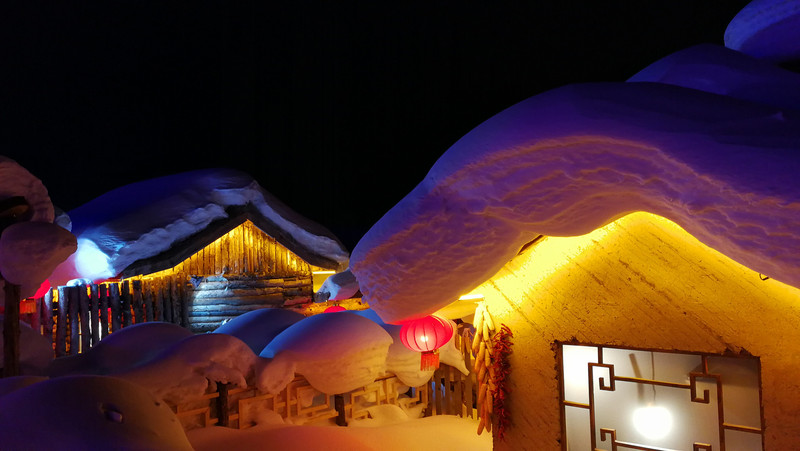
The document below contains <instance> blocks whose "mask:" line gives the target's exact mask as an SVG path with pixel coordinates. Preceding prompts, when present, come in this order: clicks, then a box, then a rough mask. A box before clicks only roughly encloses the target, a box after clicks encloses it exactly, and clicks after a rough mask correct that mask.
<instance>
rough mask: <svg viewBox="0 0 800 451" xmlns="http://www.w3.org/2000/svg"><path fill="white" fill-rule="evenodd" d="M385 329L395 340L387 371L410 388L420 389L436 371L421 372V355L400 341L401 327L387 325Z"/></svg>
mask: <svg viewBox="0 0 800 451" xmlns="http://www.w3.org/2000/svg"><path fill="white" fill-rule="evenodd" d="M383 327H384V329H386V332H388V333H389V335H390V336H391V337H392V340H394V342H393V343H392V345H391V346H389V354H388V355H387V356H386V371H388V372H390V373H392V374H394V375H395V376H397V379H399V380H400V382H402V383H403V384H405V385H407V386H409V387H419V386H420V385H422V384H424V383H426V382H428V381H429V380H431V376H433V373H434V370H425V371H422V370H420V362H421V359H422V357H421V354H420V353H419V352H416V351H412V350H411V349H408V348H407V347H406V346H405V345H404V344H403V342H401V341H400V328H401V326H396V325H393V324H385V325H384V326H383Z"/></svg>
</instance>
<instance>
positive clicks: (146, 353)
mask: <svg viewBox="0 0 800 451" xmlns="http://www.w3.org/2000/svg"><path fill="white" fill-rule="evenodd" d="M192 335H193V334H192V333H191V332H190V331H189V330H187V329H184V328H183V327H181V326H178V325H176V324H171V323H163V322H151V323H140V324H134V325H133V326H128V327H125V328H123V329H120V330H118V331H116V332H114V333H113V334H111V335H109V336H107V337H105V338H103V340H101V341H100V343H98V344H97V345H96V346H94V347H92V348H89V349H88V350H86V351H85V352H83V353H81V354H75V355H71V356H65V357H59V358H57V359H55V360H53V361H52V362H51V363H50V366H49V367H48V368H47V375H48V376H51V377H57V376H66V375H70V374H96V375H104V374H113V373H118V372H122V371H127V370H130V369H132V368H135V367H137V366H139V365H142V364H144V363H147V362H149V361H150V360H152V359H154V358H156V357H157V356H158V355H159V354H161V353H162V352H163V351H164V350H166V349H169V348H170V347H171V346H173V345H174V344H175V343H178V342H179V341H181V340H184V339H186V338H188V337H191V336H192ZM51 353H52V350H51Z"/></svg>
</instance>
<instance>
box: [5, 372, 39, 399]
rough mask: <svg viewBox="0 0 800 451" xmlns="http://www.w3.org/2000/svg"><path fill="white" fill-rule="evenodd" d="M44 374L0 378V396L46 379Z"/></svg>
mask: <svg viewBox="0 0 800 451" xmlns="http://www.w3.org/2000/svg"><path fill="white" fill-rule="evenodd" d="M46 380H47V378H46V377H44V376H12V377H3V378H0V398H2V397H3V396H4V395H7V394H9V393H11V392H13V391H17V390H19V389H20V388H25V387H27V386H29V385H33V384H37V383H39V382H42V381H46Z"/></svg>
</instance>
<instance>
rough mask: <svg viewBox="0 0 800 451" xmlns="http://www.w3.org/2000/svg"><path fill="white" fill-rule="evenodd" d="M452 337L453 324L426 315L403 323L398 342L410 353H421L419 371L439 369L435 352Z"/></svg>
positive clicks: (437, 355)
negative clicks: (410, 351)
mask: <svg viewBox="0 0 800 451" xmlns="http://www.w3.org/2000/svg"><path fill="white" fill-rule="evenodd" d="M452 337H453V324H452V323H451V322H450V321H448V320H446V319H444V318H439V317H438V316H433V315H428V316H426V317H424V318H419V319H414V320H411V321H406V322H404V323H403V327H401V328H400V341H401V342H403V344H404V345H405V347H407V348H408V349H410V350H412V351H417V352H421V353H422V359H421V362H420V368H419V369H420V370H421V371H425V370H432V369H436V368H439V354H438V353H437V350H438V349H439V348H441V347H442V346H444V345H446V344H447V342H448V341H450V339H451V338H452Z"/></svg>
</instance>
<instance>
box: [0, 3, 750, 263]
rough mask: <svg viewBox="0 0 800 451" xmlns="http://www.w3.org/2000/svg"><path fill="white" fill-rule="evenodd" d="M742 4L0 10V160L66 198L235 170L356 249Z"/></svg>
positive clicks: (8, 6) (68, 203) (701, 35)
mask: <svg viewBox="0 0 800 451" xmlns="http://www.w3.org/2000/svg"><path fill="white" fill-rule="evenodd" d="M747 3H748V1H734V0H669V1H598V0H585V1H563V2H560V1H559V2H555V1H550V2H543V1H527V2H488V1H484V2H469V1H467V2H464V1H462V2H398V3H388V2H382V1H372V2H361V3H352V2H338V1H326V2H323V1H316V2H306V1H295V2H280V3H278V2H270V1H229V2H176V1H157V2H156V1H153V2H142V1H105V2H99V1H98V2H88V3H84V2H51V3H38V2H31V1H16V2H11V1H9V2H4V3H3V5H2V6H0V29H2V31H0V33H2V35H0V38H2V42H3V44H2V47H3V48H2V55H5V56H4V57H3V58H2V60H0V61H2V62H0V64H2V66H0V67H2V71H1V72H0V77H2V79H4V80H5V81H3V82H2V83H1V85H2V87H0V89H2V98H0V154H3V155H6V156H8V157H11V158H13V159H15V160H17V162H19V163H20V164H22V165H23V166H24V167H26V168H27V169H28V170H30V171H31V172H32V173H33V174H34V175H36V176H37V177H39V178H40V179H42V181H43V182H44V183H45V185H46V186H47V188H48V190H49V191H50V195H51V197H52V199H53V202H54V203H55V204H56V205H57V206H58V207H60V208H62V209H64V210H70V209H72V208H75V207H77V206H79V205H81V204H82V203H84V202H87V201H89V200H91V199H92V198H94V197H96V196H98V195H100V194H102V193H104V192H106V191H108V190H111V189H113V188H115V187H118V186H121V185H124V184H127V183H131V182H134V181H138V180H143V179H147V178H152V177H157V176H161V175H168V174H173V173H177V172H182V171H186V170H192V169H199V168H209V167H233V168H237V169H241V170H244V171H246V172H249V173H250V174H251V175H252V176H253V177H255V178H256V179H257V180H258V181H259V183H260V184H261V185H262V186H263V187H264V188H265V189H267V190H268V191H270V192H272V193H273V194H275V195H276V196H277V197H278V198H280V199H281V200H283V201H284V202H285V203H286V204H288V205H289V206H290V207H292V208H293V209H295V210H297V211H298V212H300V213H301V214H303V215H304V216H306V217H308V218H311V219H313V220H315V221H317V222H320V223H321V224H323V225H325V226H327V227H328V228H329V229H331V230H332V231H333V232H334V233H335V234H336V235H337V236H338V237H339V238H340V239H341V240H342V241H343V242H344V244H345V245H346V246H347V247H348V249H351V250H352V248H353V246H355V244H356V242H357V241H358V239H359V238H360V237H361V236H362V235H363V234H364V233H365V232H366V231H367V230H368V229H369V227H370V226H371V225H372V224H373V223H375V221H377V220H378V219H379V218H380V217H381V216H382V215H383V214H384V213H385V212H386V211H387V210H388V209H390V208H391V207H392V206H393V205H394V204H395V203H397V201H399V200H400V199H401V198H402V197H403V196H404V195H405V194H407V193H408V192H409V191H410V190H411V189H412V188H413V187H414V186H415V185H416V184H417V183H418V182H419V181H421V180H422V178H423V177H424V176H425V174H426V173H427V171H428V169H429V168H430V167H431V165H432V164H433V163H434V162H435V161H436V159H437V158H438V157H439V156H440V155H441V154H442V153H443V152H444V151H445V150H447V148H448V147H449V146H450V145H452V144H453V143H454V142H455V141H457V140H458V139H459V138H460V137H461V136H463V135H464V134H466V133H467V132H469V131H470V130H471V129H472V128H474V127H475V126H477V125H478V124H480V123H481V122H483V121H484V120H486V119H488V118H489V117H491V116H492V115H494V114H496V113H498V112H499V111H501V110H503V109H505V108H507V107H509V106H511V105H513V104H514V103H516V102H519V101H521V100H523V99H525V98H528V97H530V96H533V95H536V94H538V93H541V92H543V91H546V90H549V89H552V88H555V87H558V86H562V85H565V84H570V83H579V82H591V81H624V80H625V79H627V78H628V77H630V76H631V75H633V74H635V73H636V72H638V71H639V70H640V69H642V68H644V67H645V66H647V65H648V64H649V63H651V62H654V61H656V60H658V59H660V58H661V57H664V56H666V55H668V54H670V53H672V52H675V51H677V50H680V49H682V48H686V47H688V46H691V45H694V44H699V43H704V42H710V43H716V44H720V45H721V44H722V43H723V33H724V31H725V27H726V26H727V24H728V22H729V21H730V20H731V19H732V18H733V17H734V16H735V15H736V13H737V12H738V11H739V10H740V9H741V8H742V7H743V6H744V5H746V4H747Z"/></svg>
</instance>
